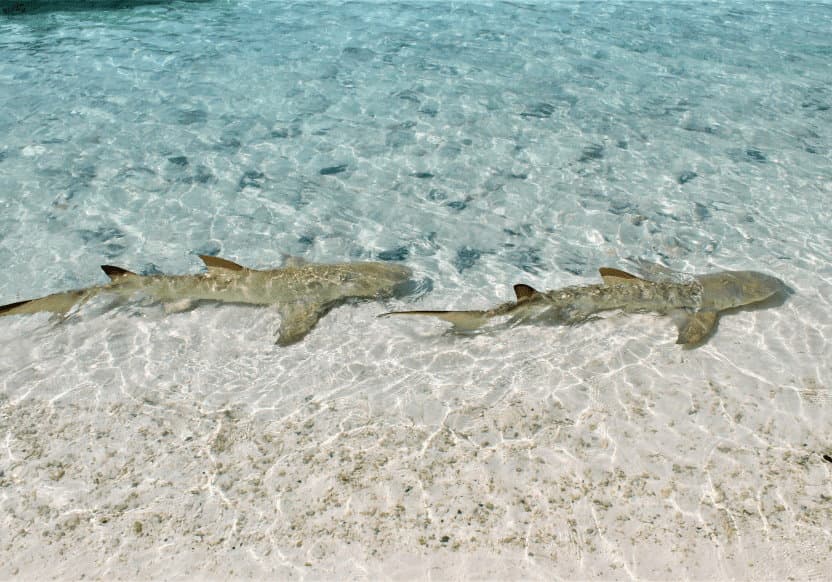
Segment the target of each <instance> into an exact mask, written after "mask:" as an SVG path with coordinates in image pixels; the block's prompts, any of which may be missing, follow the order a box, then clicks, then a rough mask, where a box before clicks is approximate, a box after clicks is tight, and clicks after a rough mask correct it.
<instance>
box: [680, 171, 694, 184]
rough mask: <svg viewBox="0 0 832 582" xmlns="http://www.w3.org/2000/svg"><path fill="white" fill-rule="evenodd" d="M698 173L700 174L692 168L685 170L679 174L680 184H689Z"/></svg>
mask: <svg viewBox="0 0 832 582" xmlns="http://www.w3.org/2000/svg"><path fill="white" fill-rule="evenodd" d="M698 175H699V174H697V173H696V172H694V171H692V170H685V171H684V172H682V173H681V174H679V183H680V184H687V183H688V182H690V181H691V180H693V179H694V178H696V177H697V176H698Z"/></svg>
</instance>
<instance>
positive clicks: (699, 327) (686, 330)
mask: <svg viewBox="0 0 832 582" xmlns="http://www.w3.org/2000/svg"><path fill="white" fill-rule="evenodd" d="M673 316H674V319H675V320H676V325H677V326H678V327H679V337H678V338H677V339H676V343H677V344H684V346H685V347H688V348H695V347H696V346H698V345H699V344H701V343H703V342H704V341H705V340H706V339H708V337H710V335H711V333H713V331H714V328H715V327H716V322H717V319H718V317H719V316H718V314H717V312H716V311H697V312H695V313H689V312H687V311H678V312H676V313H674V314H673Z"/></svg>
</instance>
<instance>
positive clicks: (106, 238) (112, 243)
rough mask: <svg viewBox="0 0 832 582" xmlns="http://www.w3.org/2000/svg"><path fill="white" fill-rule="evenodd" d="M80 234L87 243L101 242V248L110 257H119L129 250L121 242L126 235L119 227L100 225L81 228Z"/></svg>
mask: <svg viewBox="0 0 832 582" xmlns="http://www.w3.org/2000/svg"><path fill="white" fill-rule="evenodd" d="M79 234H80V235H81V239H82V240H83V241H84V242H85V243H87V244H96V243H97V244H101V245H102V246H101V250H102V252H103V253H104V256H106V257H107V258H108V259H113V258H115V257H118V256H120V255H122V254H124V251H125V250H127V245H125V244H124V243H122V242H121V239H123V238H124V237H125V236H126V235H125V233H124V232H123V231H121V230H119V229H118V228H115V227H107V226H100V227H98V228H97V229H95V230H85V229H84V230H81V231H79Z"/></svg>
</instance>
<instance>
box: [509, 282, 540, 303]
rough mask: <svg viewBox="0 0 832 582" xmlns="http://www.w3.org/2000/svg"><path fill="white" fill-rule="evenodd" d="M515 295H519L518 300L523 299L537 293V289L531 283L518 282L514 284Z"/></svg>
mask: <svg viewBox="0 0 832 582" xmlns="http://www.w3.org/2000/svg"><path fill="white" fill-rule="evenodd" d="M514 295H515V297H517V301H522V300H523V299H528V298H529V297H531V296H532V295H537V289H535V288H534V287H532V286H531V285H526V284H525V283H518V284H517V285H515V286H514Z"/></svg>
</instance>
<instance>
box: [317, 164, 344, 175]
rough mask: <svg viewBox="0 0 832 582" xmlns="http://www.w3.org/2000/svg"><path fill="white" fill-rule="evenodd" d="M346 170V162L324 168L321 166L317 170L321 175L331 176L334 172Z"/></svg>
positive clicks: (338, 172)
mask: <svg viewBox="0 0 832 582" xmlns="http://www.w3.org/2000/svg"><path fill="white" fill-rule="evenodd" d="M346 171H347V165H346V164H340V165H338V166H327V167H326V168H321V170H320V171H319V172H318V173H319V174H320V175H321V176H332V175H334V174H340V173H342V172H346Z"/></svg>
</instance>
